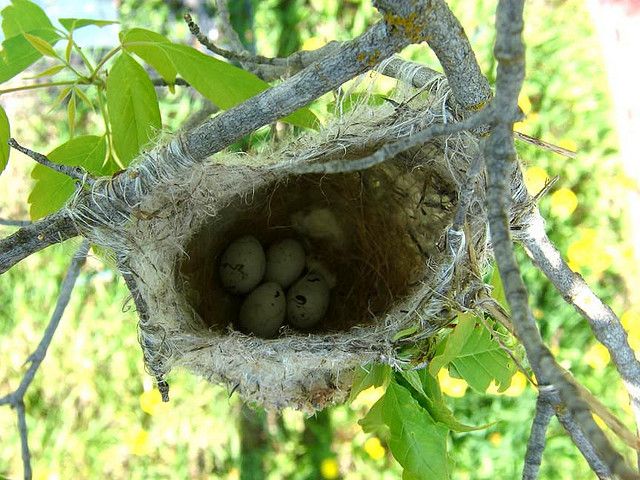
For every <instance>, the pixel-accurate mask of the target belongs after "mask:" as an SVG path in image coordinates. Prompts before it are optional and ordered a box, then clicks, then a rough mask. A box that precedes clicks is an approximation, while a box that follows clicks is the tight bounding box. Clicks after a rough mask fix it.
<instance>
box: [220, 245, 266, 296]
mask: <svg viewBox="0 0 640 480" xmlns="http://www.w3.org/2000/svg"><path fill="white" fill-rule="evenodd" d="M265 269H266V258H265V254H264V250H263V248H262V245H260V242H259V241H258V240H257V239H256V238H255V237H253V236H251V235H246V236H244V237H240V238H238V239H237V240H236V241H234V242H232V243H231V244H230V245H229V246H228V247H227V249H226V250H225V251H224V253H223V254H222V257H221V258H220V270H219V271H220V281H221V282H222V286H223V287H224V288H225V290H227V291H228V292H231V293H236V294H242V293H249V292H250V291H251V290H253V289H254V288H255V287H257V286H258V284H260V282H261V281H262V278H263V277H264V272H265Z"/></svg>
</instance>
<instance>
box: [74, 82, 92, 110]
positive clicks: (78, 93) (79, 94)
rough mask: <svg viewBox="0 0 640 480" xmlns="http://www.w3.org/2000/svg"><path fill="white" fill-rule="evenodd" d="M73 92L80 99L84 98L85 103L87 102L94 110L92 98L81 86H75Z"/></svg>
mask: <svg viewBox="0 0 640 480" xmlns="http://www.w3.org/2000/svg"><path fill="white" fill-rule="evenodd" d="M73 93H74V94H75V95H76V96H77V97H78V98H79V99H80V100H82V101H83V102H84V103H86V104H87V106H88V107H90V108H91V110H93V102H92V101H91V99H90V98H89V97H87V96H86V95H85V93H84V92H83V91H82V89H81V88H78V87H74V89H73Z"/></svg>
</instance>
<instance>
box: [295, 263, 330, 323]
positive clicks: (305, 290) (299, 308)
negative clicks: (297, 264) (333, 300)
mask: <svg viewBox="0 0 640 480" xmlns="http://www.w3.org/2000/svg"><path fill="white" fill-rule="evenodd" d="M329 296H330V292H329V286H328V285H327V282H326V280H325V279H324V277H322V275H320V274H318V273H316V272H309V273H307V274H306V275H305V276H304V277H302V278H301V279H300V280H298V281H297V282H296V283H294V284H293V285H292V286H291V288H290V289H289V291H288V292H287V319H288V320H289V323H290V324H291V325H292V326H294V327H297V328H302V329H305V328H311V327H313V326H314V325H316V324H317V323H318V322H319V321H320V320H322V318H323V317H324V315H325V314H326V313H327V308H328V307H329Z"/></svg>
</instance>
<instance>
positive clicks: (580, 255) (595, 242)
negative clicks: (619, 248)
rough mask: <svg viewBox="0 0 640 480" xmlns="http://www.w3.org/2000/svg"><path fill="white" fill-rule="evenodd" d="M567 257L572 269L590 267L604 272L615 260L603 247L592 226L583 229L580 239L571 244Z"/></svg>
mask: <svg viewBox="0 0 640 480" xmlns="http://www.w3.org/2000/svg"><path fill="white" fill-rule="evenodd" d="M567 257H568V259H569V265H570V266H571V269H572V270H574V271H578V270H580V269H581V267H589V268H590V269H591V270H592V271H593V272H594V273H602V272H604V271H605V270H606V269H607V268H609V266H610V265H611V262H612V261H613V258H612V257H611V254H610V253H609V252H607V251H605V250H603V249H602V242H600V240H599V239H598V234H597V232H596V231H595V230H594V229H592V228H585V229H584V230H582V232H581V233H580V235H579V236H578V239H577V240H575V241H574V242H572V243H571V244H570V245H569V248H568V249H567Z"/></svg>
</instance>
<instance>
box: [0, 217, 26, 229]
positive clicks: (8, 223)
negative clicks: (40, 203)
mask: <svg viewBox="0 0 640 480" xmlns="http://www.w3.org/2000/svg"><path fill="white" fill-rule="evenodd" d="M0 225H1V226H3V227H26V226H28V225H31V220H12V219H10V218H0Z"/></svg>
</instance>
